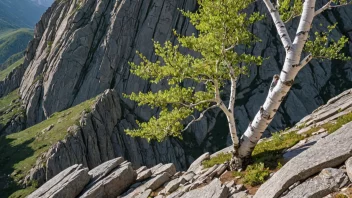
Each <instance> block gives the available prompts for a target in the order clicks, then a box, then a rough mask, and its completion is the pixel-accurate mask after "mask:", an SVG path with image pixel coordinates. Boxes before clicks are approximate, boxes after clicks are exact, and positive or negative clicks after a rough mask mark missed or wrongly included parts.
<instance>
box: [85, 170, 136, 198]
mask: <svg viewBox="0 0 352 198" xmlns="http://www.w3.org/2000/svg"><path fill="white" fill-rule="evenodd" d="M136 177H137V174H136V172H135V171H134V170H133V168H132V165H131V164H129V165H125V166H121V167H120V168H116V169H115V170H113V171H112V172H111V173H110V174H109V175H108V176H106V177H104V178H103V179H101V180H100V181H98V182H96V183H95V184H94V185H93V186H91V187H90V188H89V189H87V190H85V192H83V193H82V195H81V196H80V197H81V198H110V197H113V198H116V196H118V195H120V194H121V193H122V192H124V191H125V190H126V189H127V188H128V187H129V186H130V185H131V184H132V183H133V182H134V181H135V180H136Z"/></svg>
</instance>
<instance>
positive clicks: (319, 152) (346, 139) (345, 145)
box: [254, 123, 352, 198]
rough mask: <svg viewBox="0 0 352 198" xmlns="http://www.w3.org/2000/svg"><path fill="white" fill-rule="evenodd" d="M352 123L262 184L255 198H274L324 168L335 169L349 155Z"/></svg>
mask: <svg viewBox="0 0 352 198" xmlns="http://www.w3.org/2000/svg"><path fill="white" fill-rule="evenodd" d="M351 142H352V123H349V124H346V125H345V126H343V127H342V128H340V129H339V130H337V131H336V132H334V133H333V134H331V135H329V136H327V137H326V138H324V139H322V140H320V141H318V142H317V143H316V144H315V145H314V146H312V147H311V148H309V149H308V150H305V151H304V152H302V153H301V154H299V155H298V156H296V157H295V158H293V159H292V160H290V161H289V162H288V163H287V164H285V165H284V166H283V167H282V168H281V169H280V170H279V171H278V172H276V173H275V174H274V175H273V177H271V178H270V179H269V180H268V181H267V182H265V183H264V184H263V185H262V186H261V187H260V188H259V189H258V191H257V193H256V194H255V196H254V198H276V197H279V196H280V195H281V194H282V193H283V192H284V191H286V190H287V189H288V187H290V186H291V185H292V184H294V183H295V182H297V181H302V180H305V179H307V178H308V177H310V176H312V175H314V174H316V173H318V172H320V171H321V170H323V169H324V168H329V167H335V166H337V165H340V164H342V163H344V162H345V161H346V160H347V159H348V158H349V157H351V156H352V144H351Z"/></svg>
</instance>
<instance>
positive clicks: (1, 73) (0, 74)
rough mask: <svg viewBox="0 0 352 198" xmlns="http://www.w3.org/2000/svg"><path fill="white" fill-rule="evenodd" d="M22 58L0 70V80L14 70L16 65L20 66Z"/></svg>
mask: <svg viewBox="0 0 352 198" xmlns="http://www.w3.org/2000/svg"><path fill="white" fill-rule="evenodd" d="M23 60H24V58H23V57H22V58H21V59H19V60H18V61H16V62H14V63H13V64H11V65H10V66H8V67H6V68H5V69H4V70H0V81H2V80H4V79H5V78H6V76H7V75H8V74H9V73H10V72H11V71H12V70H14V69H15V68H16V67H18V66H20V65H21V64H22V63H23Z"/></svg>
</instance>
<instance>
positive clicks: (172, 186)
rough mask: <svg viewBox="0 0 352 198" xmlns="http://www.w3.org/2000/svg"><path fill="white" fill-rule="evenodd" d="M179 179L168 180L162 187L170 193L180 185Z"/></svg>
mask: <svg viewBox="0 0 352 198" xmlns="http://www.w3.org/2000/svg"><path fill="white" fill-rule="evenodd" d="M181 181H182V180H181V179H178V178H177V179H174V180H172V181H170V182H169V183H168V184H167V185H166V186H165V188H164V190H163V191H164V192H165V193H172V192H174V191H175V190H177V188H178V187H179V186H180V183H181Z"/></svg>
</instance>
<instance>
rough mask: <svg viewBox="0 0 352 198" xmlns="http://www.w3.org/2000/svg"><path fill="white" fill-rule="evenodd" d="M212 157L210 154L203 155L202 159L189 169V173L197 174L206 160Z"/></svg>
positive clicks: (198, 159)
mask: <svg viewBox="0 0 352 198" xmlns="http://www.w3.org/2000/svg"><path fill="white" fill-rule="evenodd" d="M209 157H210V155H209V153H204V154H203V155H201V156H200V157H198V158H197V159H196V160H195V161H194V162H193V163H192V164H191V165H190V166H189V168H188V170H187V172H190V171H193V172H195V173H196V171H197V170H198V169H199V168H200V166H201V165H202V162H203V161H204V160H207V159H209Z"/></svg>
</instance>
